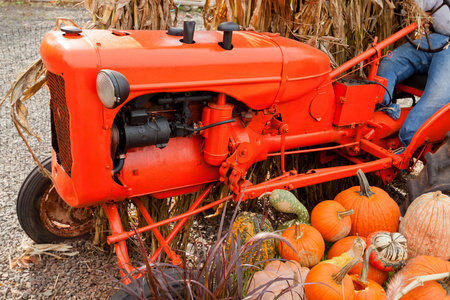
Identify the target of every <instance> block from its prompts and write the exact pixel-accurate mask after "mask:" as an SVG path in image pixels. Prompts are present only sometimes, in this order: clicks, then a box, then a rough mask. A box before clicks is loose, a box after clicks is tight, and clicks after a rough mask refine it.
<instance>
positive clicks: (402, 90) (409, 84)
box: [394, 74, 428, 99]
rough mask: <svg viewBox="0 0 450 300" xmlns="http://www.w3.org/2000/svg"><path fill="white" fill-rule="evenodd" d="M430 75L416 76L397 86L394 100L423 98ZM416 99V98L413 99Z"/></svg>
mask: <svg viewBox="0 0 450 300" xmlns="http://www.w3.org/2000/svg"><path fill="white" fill-rule="evenodd" d="M427 79H428V74H414V75H413V76H411V77H409V78H408V79H406V80H404V81H402V82H400V83H399V84H397V85H396V86H395V91H394V99H401V98H410V97H412V96H418V97H420V96H422V94H423V91H424V90H425V85H426V84H427ZM412 98H414V97H412Z"/></svg>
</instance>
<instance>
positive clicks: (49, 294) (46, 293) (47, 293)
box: [43, 290, 53, 298]
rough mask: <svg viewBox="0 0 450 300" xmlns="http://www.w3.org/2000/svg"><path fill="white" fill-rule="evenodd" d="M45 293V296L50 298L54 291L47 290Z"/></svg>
mask: <svg viewBox="0 0 450 300" xmlns="http://www.w3.org/2000/svg"><path fill="white" fill-rule="evenodd" d="M43 295H44V297H47V298H49V297H51V296H52V295H53V291H50V290H47V291H45V292H44V294H43Z"/></svg>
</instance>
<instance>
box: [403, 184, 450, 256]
mask: <svg viewBox="0 0 450 300" xmlns="http://www.w3.org/2000/svg"><path fill="white" fill-rule="evenodd" d="M449 216H450V197H449V196H447V195H445V194H442V193H441V192H440V191H437V192H431V193H426V194H423V195H421V196H419V197H417V198H416V199H415V200H414V201H413V202H412V203H411V204H410V206H409V207H408V210H407V211H406V214H405V216H404V217H403V218H402V221H401V222H400V229H399V231H400V233H401V234H403V235H404V236H405V237H406V239H407V240H408V256H409V258H414V257H416V256H418V255H431V256H434V257H438V258H441V259H443V260H449V259H450V218H449Z"/></svg>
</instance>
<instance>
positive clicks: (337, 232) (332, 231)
mask: <svg viewBox="0 0 450 300" xmlns="http://www.w3.org/2000/svg"><path fill="white" fill-rule="evenodd" d="M352 214H353V210H352V209H350V210H345V208H344V207H343V206H342V205H341V204H340V203H339V202H336V201H332V200H325V201H322V202H320V203H319V204H317V205H316V207H314V209H313V210H312V212H311V225H312V226H313V227H314V228H316V229H317V230H318V231H319V232H320V234H322V237H323V239H324V240H325V241H327V242H335V241H337V240H340V239H342V238H344V237H346V236H347V235H348V233H349V232H350V229H351V228H352V220H351V218H350V215H352Z"/></svg>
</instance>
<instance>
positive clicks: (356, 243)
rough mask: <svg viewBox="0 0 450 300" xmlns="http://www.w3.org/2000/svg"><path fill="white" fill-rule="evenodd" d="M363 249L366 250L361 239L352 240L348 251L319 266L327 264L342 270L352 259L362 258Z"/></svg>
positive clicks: (364, 243)
mask: <svg viewBox="0 0 450 300" xmlns="http://www.w3.org/2000/svg"><path fill="white" fill-rule="evenodd" d="M365 249H366V242H365V241H364V240H363V239H362V238H360V237H357V238H356V239H354V240H353V245H352V248H350V250H348V251H347V252H344V253H342V254H341V255H339V256H335V257H333V258H331V259H328V260H324V261H321V262H320V264H323V263H329V264H333V265H336V266H338V267H340V268H342V267H343V266H345V265H346V264H348V263H349V262H350V261H352V260H353V259H355V258H357V257H362V256H363V255H364V250H365Z"/></svg>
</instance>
